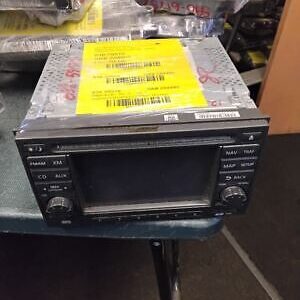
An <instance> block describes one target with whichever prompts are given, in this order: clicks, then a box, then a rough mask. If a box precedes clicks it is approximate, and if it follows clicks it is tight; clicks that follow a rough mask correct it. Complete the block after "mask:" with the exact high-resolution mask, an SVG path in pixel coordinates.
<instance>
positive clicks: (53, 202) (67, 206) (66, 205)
mask: <svg viewBox="0 0 300 300" xmlns="http://www.w3.org/2000/svg"><path fill="white" fill-rule="evenodd" d="M72 208H73V204H72V202H71V200H70V199H68V198H66V197H54V198H51V199H50V200H49V201H48V204H47V208H46V212H47V213H48V214H63V213H69V212H71V211H72Z"/></svg>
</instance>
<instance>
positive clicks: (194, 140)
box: [16, 38, 268, 225]
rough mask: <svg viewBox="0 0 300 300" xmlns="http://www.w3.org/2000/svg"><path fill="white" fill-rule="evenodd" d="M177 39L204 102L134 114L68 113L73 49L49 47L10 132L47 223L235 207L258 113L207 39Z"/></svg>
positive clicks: (260, 136) (241, 196) (249, 165)
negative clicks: (33, 87)
mask: <svg viewBox="0 0 300 300" xmlns="http://www.w3.org/2000/svg"><path fill="white" fill-rule="evenodd" d="M156 41H158V43H160V41H159V40H156ZM127 43H130V42H129V41H128V42H127ZM182 44H183V47H184V49H185V50H186V51H187V53H188V54H187V56H188V57H189V60H190V62H191V65H192V69H193V70H194V71H195V72H197V70H198V71H199V72H198V73H195V74H197V76H196V78H197V79H198V80H199V81H200V82H201V89H202V92H203V94H204V96H205V99H206V101H207V106H206V107H194V108H189V109H177V110H176V109H173V110H168V111H159V112H152V113H150V114H148V113H136V114H134V115H131V114H103V115H93V114H80V115H79V114H77V111H76V106H77V88H78V86H79V82H80V80H81V79H82V78H81V77H82V76H81V75H82V73H80V72H79V74H81V75H78V77H76V76H69V77H66V74H68V72H69V74H76V72H77V71H76V68H79V69H81V67H82V65H81V64H82V52H83V49H82V47H83V46H82V45H74V46H58V47H57V48H56V49H55V50H54V51H52V53H51V54H50V57H49V60H48V62H47V64H46V66H45V69H44V71H43V74H42V76H41V78H40V81H39V83H38V85H37V88H36V90H35V93H34V95H33V98H32V101H31V108H30V109H29V111H28V114H27V116H26V118H25V120H24V121H23V123H22V124H21V126H20V128H19V129H18V131H17V132H16V142H17V146H18V149H19V152H20V154H21V157H22V160H23V163H24V166H25V169H26V171H27V175H28V178H29V180H30V183H31V186H32V189H33V191H34V194H35V197H36V199H37V201H38V204H39V207H40V209H41V211H42V213H43V216H44V218H45V220H46V221H47V222H48V223H49V224H61V225H66V224H76V223H81V222H102V221H105V220H108V221H123V220H161V219H162V220H163V219H188V218H202V217H213V216H221V215H230V214H235V213H242V212H245V210H246V208H247V206H248V204H249V200H250V195H251V190H252V189H253V178H254V175H255V171H256V168H257V164H258V161H259V156H260V152H261V148H262V144H263V142H264V140H265V138H266V136H267V131H268V118H267V117H266V116H263V115H262V114H261V113H260V112H259V111H258V109H257V108H256V106H255V104H254V102H253V101H252V100H251V99H250V97H249V91H248V89H247V87H246V86H245V84H244V83H243V81H242V79H241V78H240V76H239V74H238V73H237V71H236V69H235V68H234V66H233V64H232V63H231V61H230V59H229V57H228V56H227V53H226V52H225V50H224V48H223V47H222V46H221V44H220V42H219V41H218V39H217V38H208V39H205V40H202V41H193V40H188V41H183V42H182ZM70 66H71V67H73V69H70ZM122 82H123V81H122ZM66 86H67V87H69V88H71V87H72V88H73V90H72V91H70V89H69V90H68V89H67V90H66V89H65V88H62V87H66ZM92 88H93V87H92V84H91V89H92ZM74 91H75V92H74ZM74 93H75V97H74V99H75V100H74V99H73V96H74ZM62 95H64V96H62ZM72 99H73V100H72ZM150 100H151V99H150ZM150 100H149V101H150ZM152 100H153V99H152ZM154 100H155V99H154ZM140 101H142V100H140ZM121 102H122V101H121ZM128 105H129V104H128V103H127V106H128Z"/></svg>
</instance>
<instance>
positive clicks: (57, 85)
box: [21, 38, 256, 130]
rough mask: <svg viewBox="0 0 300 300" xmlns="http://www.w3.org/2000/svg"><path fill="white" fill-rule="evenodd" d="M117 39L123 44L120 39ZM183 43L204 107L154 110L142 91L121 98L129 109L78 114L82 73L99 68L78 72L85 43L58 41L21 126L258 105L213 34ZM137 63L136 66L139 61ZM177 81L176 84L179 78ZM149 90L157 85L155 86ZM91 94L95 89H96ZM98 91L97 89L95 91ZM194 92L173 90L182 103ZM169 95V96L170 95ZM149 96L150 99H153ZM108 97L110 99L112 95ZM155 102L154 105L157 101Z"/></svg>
mask: <svg viewBox="0 0 300 300" xmlns="http://www.w3.org/2000/svg"><path fill="white" fill-rule="evenodd" d="M103 43H106V42H103ZM119 43H122V42H121V41H120V42H119ZM129 43H130V41H129ZM181 43H182V45H183V46H184V52H185V53H186V55H187V57H188V61H189V63H190V65H191V67H192V72H193V74H194V76H195V78H196V80H197V82H198V88H197V91H198V89H199V90H200V91H201V92H202V93H203V96H204V97H205V101H206V105H203V106H202V107H195V106H193V105H191V106H189V105H187V103H188V102H184V103H185V105H184V107H180V106H178V107H175V108H172V109H169V108H168V109H161V108H159V107H156V109H157V110H156V109H154V110H153V106H152V104H153V103H149V102H147V101H146V102H143V101H144V100H143V99H142V98H141V97H142V95H140V96H141V97H135V98H134V99H133V100H130V102H128V101H127V100H125V99H123V98H122V99H121V100H122V101H123V102H124V101H125V106H126V105H127V106H128V107H127V108H130V109H129V110H128V109H127V110H126V109H125V111H123V112H122V113H120V112H118V113H113V114H108V115H106V114H98V113H97V114H93V113H89V114H82V113H81V112H80V113H79V114H78V107H77V106H78V89H79V84H82V83H80V81H81V80H83V79H82V77H81V76H83V75H82V74H84V72H89V74H96V73H97V72H98V73H99V70H97V69H95V67H94V66H93V64H90V66H89V67H88V68H87V69H84V70H82V56H83V45H72V46H71V45H59V46H55V48H54V50H53V51H52V52H51V54H50V56H49V59H48V61H47V63H46V66H45V68H44V70H43V73H42V76H41V78H40V80H39V83H38V85H37V87H36V90H35V92H34V94H33V97H32V100H31V107H30V109H29V111H28V113H27V115H26V118H25V120H24V121H23V123H22V125H21V129H22V130H35V129H39V130H40V129H47V130H49V129H56V128H80V127H89V126H91V127H93V126H97V125H99V123H103V122H104V123H105V122H107V120H108V119H109V120H110V121H109V122H110V124H114V123H118V124H121V123H122V121H124V120H126V121H128V120H129V119H132V120H137V119H139V118H141V117H147V116H151V117H155V116H162V115H164V116H167V117H165V120H166V118H167V119H168V118H170V119H172V118H176V113H180V112H190V113H194V114H195V115H197V114H199V113H200V115H201V113H203V112H205V113H206V112H215V113H217V114H219V113H220V112H221V113H222V112H223V113H225V115H227V113H228V114H229V116H231V113H232V114H233V116H234V115H235V116H236V114H238V112H237V111H236V110H239V109H252V108H255V107H256V106H255V104H254V102H253V101H252V100H251V99H250V97H249V90H248V88H247V87H246V85H245V84H244V82H243V80H242V79H241V77H240V75H239V74H238V72H237V70H236V69H235V67H234V65H233V64H232V62H231V60H230V58H229V57H228V55H227V53H226V51H225V50H224V48H223V47H222V45H221V43H220V42H219V40H218V39H217V38H207V39H204V40H202V41H199V40H181ZM160 59H161V55H160V53H157V58H156V59H154V62H152V64H154V65H157V62H156V63H155V61H160ZM116 62H118V61H116ZM145 63H147V64H148V63H149V62H148V61H147V60H146V61H145ZM135 64H136V63H135ZM144 66H145V65H144ZM119 67H120V66H119ZM130 67H131V64H129V65H128V64H127V65H122V66H121V68H122V70H121V71H120V70H119V72H121V74H122V77H124V73H123V71H124V68H130ZM135 67H139V64H138V65H137V66H135ZM109 68H111V66H109ZM98 73H97V74H98ZM99 74H101V72H100V73H99ZM183 75H184V74H183ZM110 78H111V77H110ZM122 80H123V79H122ZM124 80H125V79H124ZM110 82H111V79H110ZM140 82H141V81H136V80H135V81H130V84H133V85H135V84H137V85H138V84H140ZM177 84H178V85H179V86H180V85H181V82H178V83H177ZM149 86H151V84H150V85H149ZM153 89H155V86H154V85H153ZM102 91H103V90H99V91H98V92H100V93H101V92H102ZM114 91H115V90H114ZM177 91H178V90H177ZM91 92H92V93H94V91H91ZM98 92H97V91H95V93H98ZM194 92H196V90H195V88H194V89H191V90H190V89H188V90H186V89H185V90H184V92H182V93H181V94H178V93H177V94H176V95H175V96H176V97H182V99H183V101H189V99H188V98H189V96H190V95H192V93H194ZM157 96H158V95H157V94H155V95H154V96H153V97H154V98H153V99H152V100H154V102H155V101H158V103H160V101H159V100H157ZM170 97H171V98H172V95H171V96H170ZM149 99H150V100H151V98H149ZM107 100H110V98H108V99H107ZM122 101H121V103H122V105H123V104H124V103H123V102H122ZM141 101H142V102H143V103H142V105H143V107H142V110H140V108H139V110H138V112H135V108H134V107H132V106H135V105H137V106H138V105H141ZM95 103H97V101H96V102H95ZM128 103H129V104H128ZM155 103H156V104H157V102H155ZM109 105H110V104H109ZM163 107H165V106H163ZM200 115H199V116H200ZM172 116H173V117H172ZM197 116H198V115H197ZM204 117H205V116H204ZM141 122H143V120H142V121H141Z"/></svg>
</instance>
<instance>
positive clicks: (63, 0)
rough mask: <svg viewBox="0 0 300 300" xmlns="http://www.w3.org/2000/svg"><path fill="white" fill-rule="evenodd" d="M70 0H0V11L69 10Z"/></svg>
mask: <svg viewBox="0 0 300 300" xmlns="http://www.w3.org/2000/svg"><path fill="white" fill-rule="evenodd" d="M71 6H72V0H0V10H58V9H70V7H71Z"/></svg>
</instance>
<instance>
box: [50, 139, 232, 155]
mask: <svg viewBox="0 0 300 300" xmlns="http://www.w3.org/2000/svg"><path fill="white" fill-rule="evenodd" d="M234 142H235V139H234V138H232V137H230V136H218V137H207V138H205V137H195V138H181V139H178V138H177V139H153V140H150V139H147V140H140V141H137V140H135V141H128V140H127V141H101V142H85V143H74V144H57V145H54V146H53V147H52V153H60V154H62V153H81V152H96V151H114V150H132V149H154V148H171V147H195V146H212V145H216V146H217V145H228V144H233V143H234Z"/></svg>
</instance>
